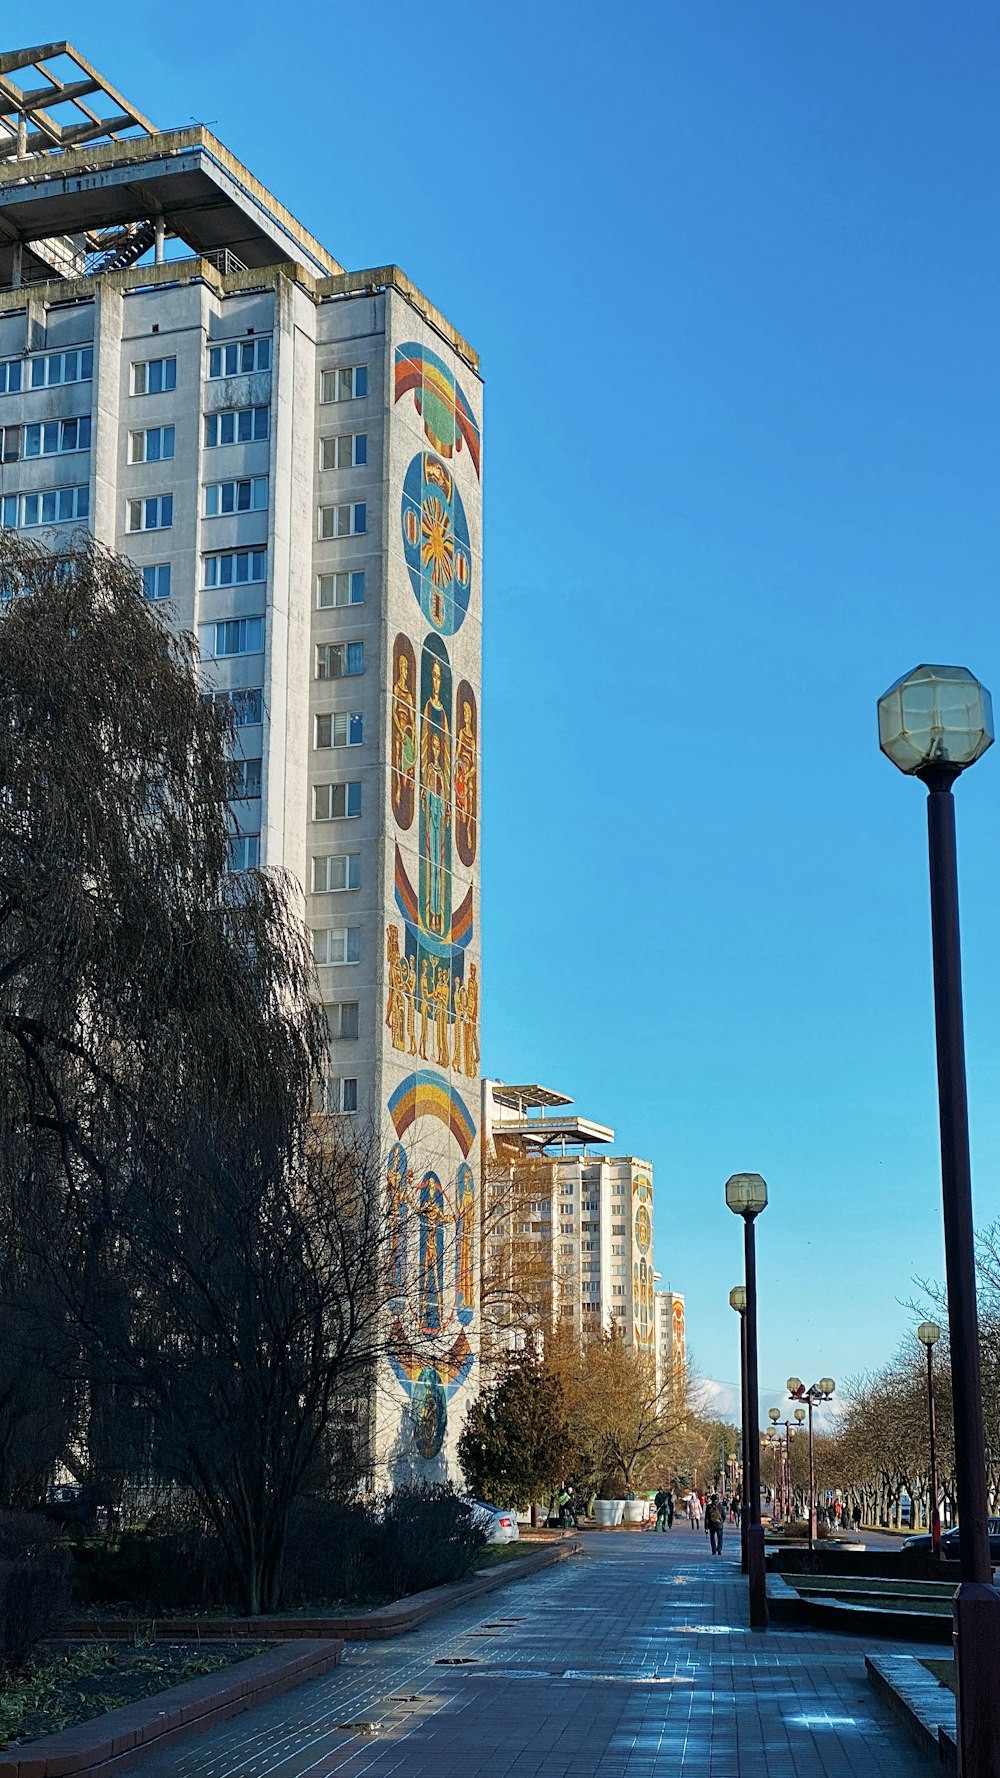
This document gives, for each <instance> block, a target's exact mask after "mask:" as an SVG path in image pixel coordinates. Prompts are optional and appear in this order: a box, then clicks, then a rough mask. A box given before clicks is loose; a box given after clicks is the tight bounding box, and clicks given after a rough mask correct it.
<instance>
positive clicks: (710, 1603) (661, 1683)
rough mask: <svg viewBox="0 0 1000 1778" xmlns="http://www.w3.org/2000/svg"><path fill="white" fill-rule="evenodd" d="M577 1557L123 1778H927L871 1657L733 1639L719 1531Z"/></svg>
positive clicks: (739, 1628)
mask: <svg viewBox="0 0 1000 1778" xmlns="http://www.w3.org/2000/svg"><path fill="white" fill-rule="evenodd" d="M583 1544H584V1554H583V1555H581V1556H579V1557H577V1558H575V1559H573V1560H571V1561H568V1562H565V1563H561V1564H559V1566H558V1567H556V1568H554V1569H551V1570H549V1571H547V1572H546V1573H544V1574H542V1575H539V1576H536V1577H535V1578H534V1579H530V1580H526V1581H519V1582H512V1583H511V1584H510V1585H509V1586H507V1587H503V1588H501V1589H499V1590H498V1591H497V1592H495V1593H493V1594H491V1595H489V1596H488V1597H487V1598H486V1599H480V1600H479V1601H477V1602H476V1603H475V1604H474V1605H469V1606H464V1607H462V1608H460V1609H459V1610H456V1611H453V1612H450V1613H448V1615H447V1616H446V1617H443V1618H440V1619H438V1620H437V1622H436V1623H432V1624H429V1625H427V1626H426V1627H425V1628H424V1629H422V1630H419V1631H417V1632H416V1633H414V1634H413V1635H411V1636H406V1637H402V1638H400V1639H399V1640H398V1641H395V1642H389V1643H351V1644H349V1645H348V1648H347V1651H346V1660H345V1664H344V1666H343V1667H341V1668H339V1669H338V1670H337V1671H336V1672H335V1673H333V1674H331V1675H330V1676H329V1677H327V1678H324V1679H318V1680H315V1681H313V1682H312V1683H311V1684H310V1685H308V1686H304V1687H302V1688H300V1690H299V1691H297V1692H292V1693H291V1694H289V1695H288V1696H287V1697H284V1698H281V1699H278V1700H276V1701H275V1702H274V1703H273V1704H268V1705H265V1706H264V1707H263V1708H262V1709H260V1710H256V1711H253V1712H251V1713H250V1714H248V1715H246V1716H242V1717H238V1718H237V1719H236V1720H235V1721H233V1722H230V1723H225V1724H223V1725H222V1726H221V1727H220V1728H218V1729H214V1730H212V1731H211V1732H210V1733H208V1734H205V1735H202V1736H199V1737H198V1738H197V1739H196V1740H192V1741H189V1742H186V1743H185V1744H183V1745H182V1746H180V1747H178V1748H177V1749H176V1750H175V1751H173V1752H164V1753H161V1754H159V1755H156V1756H153V1757H152V1758H150V1759H147V1760H144V1761H142V1762H141V1763H138V1764H137V1765H136V1767H135V1772H136V1774H137V1778H140V1775H141V1778H333V1775H334V1774H337V1775H338V1778H341V1775H342V1778H396V1775H398V1778H421V1775H422V1774H425V1773H426V1774H428V1775H430V1774H433V1775H434V1778H508V1775H509V1778H667V1775H668V1774H669V1775H670V1778H674V1774H676V1775H677V1778H874V1775H876V1774H877V1778H930V1775H931V1773H932V1772H936V1773H938V1774H939V1772H940V1768H939V1767H937V1766H934V1767H932V1766H930V1765H929V1764H927V1763H926V1762H925V1761H924V1760H923V1759H922V1758H921V1756H920V1755H919V1754H918V1753H917V1752H916V1750H915V1749H914V1748H913V1747H912V1744H911V1743H910V1741H909V1740H908V1739H907V1737H906V1736H905V1734H904V1732H903V1731H902V1730H901V1729H899V1728H898V1727H897V1725H896V1724H895V1723H894V1722H893V1720H892V1718H891V1717H890V1716H889V1715H888V1713H887V1712H886V1711H885V1710H884V1709H883V1707H882V1705H881V1704H880V1703H879V1702H878V1701H877V1700H876V1698H875V1696H874V1693H873V1692H872V1690H871V1688H870V1687H869V1685H868V1684H867V1681H866V1680H865V1677H864V1666H863V1659H862V1656H863V1654H864V1652H865V1651H866V1650H867V1649H871V1648H872V1647H874V1646H879V1645H874V1644H871V1643H865V1644H863V1643H861V1642H860V1641H859V1640H857V1639H855V1638H853V1637H850V1636H833V1635H824V1634H822V1633H820V1632H811V1631H790V1630H786V1629H780V1630H769V1631H767V1632H766V1633H764V1634H759V1633H753V1632H751V1631H750V1630H749V1629H748V1628H747V1610H746V1588H745V1584H744V1581H743V1578H742V1576H741V1575H740V1572H739V1564H738V1560H734V1559H733V1557H734V1556H736V1557H738V1553H739V1552H738V1547H737V1546H736V1539H735V1538H733V1539H732V1540H729V1541H728V1543H727V1549H726V1553H725V1555H724V1556H723V1557H722V1558H720V1559H717V1560H715V1561H713V1560H712V1559H711V1557H710V1556H709V1553H708V1540H707V1538H706V1537H705V1536H704V1534H698V1533H694V1532H691V1531H690V1530H688V1529H685V1528H680V1527H678V1528H675V1529H674V1531H672V1532H670V1533H668V1534H667V1535H666V1536H663V1535H657V1534H656V1533H653V1532H647V1533H642V1532H638V1533H637V1532H631V1533H629V1532H592V1533H584V1534H583ZM892 1646H893V1647H894V1648H895V1649H896V1650H897V1651H899V1652H906V1651H907V1649H906V1645H901V1644H893V1645H892ZM914 1652H916V1651H914ZM923 1652H924V1653H926V1652H927V1651H926V1649H925V1650H924V1651H923ZM352 1725H354V1726H352ZM358 1725H377V1727H374V1726H369V1727H365V1726H358Z"/></svg>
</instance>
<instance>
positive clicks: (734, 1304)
mask: <svg viewBox="0 0 1000 1778" xmlns="http://www.w3.org/2000/svg"><path fill="white" fill-rule="evenodd" d="M729 1307H730V1308H731V1309H735V1311H736V1313H737V1315H738V1316H739V1318H740V1454H741V1468H742V1482H741V1494H740V1567H741V1568H742V1570H743V1573H744V1574H746V1572H747V1476H748V1474H749V1471H748V1469H747V1427H748V1425H749V1421H748V1419H747V1313H746V1311H747V1293H746V1291H745V1290H744V1288H743V1286H742V1284H734V1285H733V1288H732V1290H731V1291H730V1292H729Z"/></svg>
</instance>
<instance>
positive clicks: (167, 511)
mask: <svg viewBox="0 0 1000 1778" xmlns="http://www.w3.org/2000/svg"><path fill="white" fill-rule="evenodd" d="M173 522H174V497H173V495H172V494H154V495H153V496H152V497H151V498H150V499H149V500H126V502H125V529H126V531H166V530H169V528H170V526H171V525H172V524H173Z"/></svg>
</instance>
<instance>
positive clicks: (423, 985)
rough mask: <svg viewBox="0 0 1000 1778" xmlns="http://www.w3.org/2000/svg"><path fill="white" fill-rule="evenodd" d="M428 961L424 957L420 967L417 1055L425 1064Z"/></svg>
mask: <svg viewBox="0 0 1000 1778" xmlns="http://www.w3.org/2000/svg"><path fill="white" fill-rule="evenodd" d="M430 967H431V965H430V959H429V958H427V957H425V958H424V959H423V961H422V962H421V965H420V1048H419V1051H418V1054H419V1056H420V1059H421V1061H423V1062H426V1061H427V1060H428V1056H427V1025H428V1021H429V1019H430V1015H431V1008H432V1004H433V1003H432V999H431V996H432V993H433V988H432V986H431V983H430V980H429V971H430Z"/></svg>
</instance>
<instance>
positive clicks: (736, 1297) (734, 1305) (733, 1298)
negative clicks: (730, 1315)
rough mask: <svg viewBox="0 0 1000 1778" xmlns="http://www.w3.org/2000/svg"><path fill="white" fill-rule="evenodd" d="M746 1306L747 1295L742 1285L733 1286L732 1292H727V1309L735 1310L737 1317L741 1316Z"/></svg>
mask: <svg viewBox="0 0 1000 1778" xmlns="http://www.w3.org/2000/svg"><path fill="white" fill-rule="evenodd" d="M746 1306H747V1293H746V1291H745V1289H744V1287H743V1285H742V1284H734V1285H733V1288H732V1290H731V1291H730V1292H729V1307H730V1308H731V1309H735V1310H736V1313H737V1315H742V1314H743V1311H744V1309H745V1308H746Z"/></svg>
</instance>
